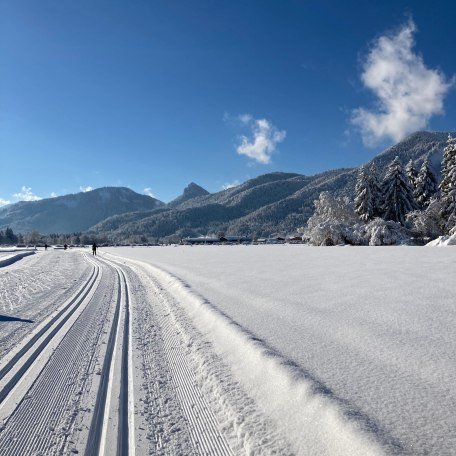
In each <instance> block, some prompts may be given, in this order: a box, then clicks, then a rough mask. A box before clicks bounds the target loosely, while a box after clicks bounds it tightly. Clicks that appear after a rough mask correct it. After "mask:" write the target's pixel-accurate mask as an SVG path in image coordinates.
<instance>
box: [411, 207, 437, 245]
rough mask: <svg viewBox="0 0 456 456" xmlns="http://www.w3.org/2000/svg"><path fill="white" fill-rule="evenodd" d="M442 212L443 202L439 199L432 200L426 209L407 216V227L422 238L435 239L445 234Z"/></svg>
mask: <svg viewBox="0 0 456 456" xmlns="http://www.w3.org/2000/svg"><path fill="white" fill-rule="evenodd" d="M441 212H442V202H441V201H440V200H439V199H431V201H430V203H429V206H428V207H427V208H426V209H423V210H422V211H412V212H409V213H408V214H407V222H406V225H407V226H408V227H409V228H410V229H411V230H412V231H413V233H414V234H415V235H417V236H419V237H421V238H430V239H435V238H437V237H438V236H440V235H442V234H443V230H442V226H443V221H442V217H441Z"/></svg>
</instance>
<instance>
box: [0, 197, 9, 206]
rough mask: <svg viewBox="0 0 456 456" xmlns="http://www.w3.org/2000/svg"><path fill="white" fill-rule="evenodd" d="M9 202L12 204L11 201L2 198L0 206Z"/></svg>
mask: <svg viewBox="0 0 456 456" xmlns="http://www.w3.org/2000/svg"><path fill="white" fill-rule="evenodd" d="M7 204H10V201H8V200H5V199H3V198H0V206H6V205H7Z"/></svg>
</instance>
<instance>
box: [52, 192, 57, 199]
mask: <svg viewBox="0 0 456 456" xmlns="http://www.w3.org/2000/svg"><path fill="white" fill-rule="evenodd" d="M57 196H59V195H57V193H55V192H52V193H51V198H57Z"/></svg>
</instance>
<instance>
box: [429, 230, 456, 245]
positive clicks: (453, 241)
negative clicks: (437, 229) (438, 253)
mask: <svg viewBox="0 0 456 456" xmlns="http://www.w3.org/2000/svg"><path fill="white" fill-rule="evenodd" d="M447 245H456V233H455V234H453V235H452V236H439V237H438V238H437V239H434V240H433V241H431V242H428V243H427V244H426V247H445V246H447Z"/></svg>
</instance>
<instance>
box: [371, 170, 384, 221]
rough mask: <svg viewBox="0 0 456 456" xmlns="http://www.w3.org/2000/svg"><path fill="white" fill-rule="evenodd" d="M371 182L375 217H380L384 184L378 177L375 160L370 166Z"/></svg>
mask: <svg viewBox="0 0 456 456" xmlns="http://www.w3.org/2000/svg"><path fill="white" fill-rule="evenodd" d="M369 182H370V186H371V195H372V207H373V214H374V217H380V216H381V214H382V211H383V197H382V185H381V183H380V179H379V177H378V170H377V165H376V164H375V162H372V164H371V166H370V168H369Z"/></svg>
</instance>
